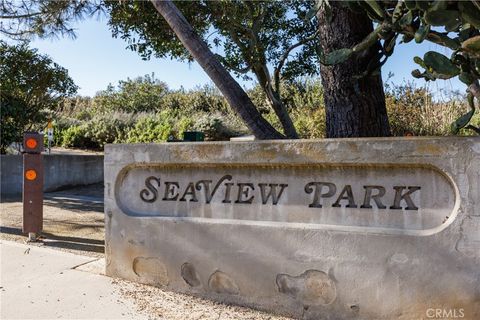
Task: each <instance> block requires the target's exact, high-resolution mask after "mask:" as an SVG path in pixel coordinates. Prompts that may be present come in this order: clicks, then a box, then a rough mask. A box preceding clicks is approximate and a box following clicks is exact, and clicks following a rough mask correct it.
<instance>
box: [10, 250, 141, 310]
mask: <svg viewBox="0 0 480 320" xmlns="http://www.w3.org/2000/svg"><path fill="white" fill-rule="evenodd" d="M0 250H1V255H0V256H1V262H0V263H1V279H0V287H1V289H0V290H1V291H0V300H1V305H0V306H1V311H0V318H1V319H55V318H63V319H82V318H83V319H146V318H147V317H146V316H145V315H142V314H139V313H138V312H137V311H136V306H135V304H134V302H133V301H132V300H131V299H126V298H125V297H123V296H122V295H121V293H120V292H119V291H118V290H115V288H114V284H113V281H114V280H113V279H111V278H109V277H106V276H103V275H100V274H96V273H98V272H101V271H102V270H101V269H102V264H101V263H100V264H98V263H97V264H95V262H96V261H97V260H98V259H96V258H91V257H85V256H79V255H75V254H71V253H68V252H62V251H59V250H53V249H47V248H42V247H35V246H28V245H23V244H19V243H14V242H9V241H1V242H0ZM89 262H93V263H91V264H90V263H89ZM79 265H82V266H81V267H79V268H78V269H73V268H75V267H77V266H79ZM88 266H94V267H93V268H92V267H90V268H89V267H88ZM79 269H83V270H89V271H90V272H87V271H80V270H79ZM99 269H100V270H99ZM92 272H93V273H92Z"/></svg>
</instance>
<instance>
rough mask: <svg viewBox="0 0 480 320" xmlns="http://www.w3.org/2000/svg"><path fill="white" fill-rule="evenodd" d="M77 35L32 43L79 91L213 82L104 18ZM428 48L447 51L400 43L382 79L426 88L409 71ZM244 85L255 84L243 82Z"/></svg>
mask: <svg viewBox="0 0 480 320" xmlns="http://www.w3.org/2000/svg"><path fill="white" fill-rule="evenodd" d="M75 28H76V29H77V32H76V33H77V38H76V39H69V38H60V39H47V40H34V41H32V43H31V46H32V47H35V48H38V50H39V52H40V53H42V54H47V55H49V56H50V57H52V59H53V60H54V61H55V62H57V63H59V64H60V65H61V66H63V67H65V68H67V69H68V70H69V73H70V76H71V77H72V78H73V79H74V81H75V83H76V84H77V85H78V86H80V89H79V92H78V93H79V94H81V95H87V96H93V95H95V93H96V92H97V91H100V90H103V89H105V88H106V87H107V85H108V84H110V83H112V84H117V82H118V81H119V80H125V79H127V78H135V77H138V76H143V75H145V74H151V73H152V72H153V73H155V76H156V78H158V79H160V80H162V81H164V82H166V83H167V84H168V86H169V87H170V88H172V89H178V88H180V87H181V86H183V87H184V88H186V89H191V88H194V87H195V86H198V85H204V84H207V83H211V81H210V79H209V78H208V76H207V75H206V74H205V73H204V72H203V70H202V69H201V68H200V66H199V65H198V64H197V63H191V64H189V63H186V62H183V63H182V62H177V61H172V60H170V59H156V58H152V59H151V60H149V61H143V60H142V59H141V58H140V56H139V55H137V54H136V53H135V52H132V51H130V50H127V49H125V47H126V42H124V41H123V40H122V39H114V38H112V36H111V33H110V30H109V29H108V26H107V24H106V19H105V18H103V19H100V20H93V19H91V20H87V21H82V22H80V23H78V24H76V25H75ZM429 50H440V52H441V53H444V54H448V55H449V52H448V50H447V49H445V48H443V47H440V46H438V45H435V44H432V43H429V42H427V41H425V42H424V43H422V44H421V45H418V44H416V43H414V42H413V41H412V42H411V43H408V44H402V45H397V46H396V48H395V52H394V54H393V56H392V57H390V59H389V61H387V63H386V64H385V65H384V67H383V68H382V74H383V77H384V80H385V79H386V77H387V74H388V73H389V72H392V73H393V74H394V77H393V78H391V79H390V81H391V82H394V83H396V84H401V83H403V82H405V81H415V82H416V83H417V85H418V86H424V85H426V84H425V81H423V80H417V79H414V78H413V77H412V76H411V74H410V72H411V71H412V70H413V69H416V68H417V65H416V64H415V63H414V62H413V57H414V56H416V55H418V56H423V54H424V53H425V52H427V51H429ZM239 82H240V83H241V84H242V85H243V86H246V87H250V86H251V83H249V82H244V81H242V80H239ZM427 86H429V88H430V89H431V90H432V91H433V92H435V95H436V96H437V98H440V99H441V98H442V96H443V92H450V91H452V90H460V91H461V92H464V91H465V86H464V85H463V84H462V83H461V82H460V81H459V80H457V79H453V80H437V81H435V82H430V83H428V84H427Z"/></svg>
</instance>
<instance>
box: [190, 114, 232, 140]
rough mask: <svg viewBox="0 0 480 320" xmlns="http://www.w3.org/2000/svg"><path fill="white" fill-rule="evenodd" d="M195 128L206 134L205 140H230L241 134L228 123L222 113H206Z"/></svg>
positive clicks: (196, 123)
mask: <svg viewBox="0 0 480 320" xmlns="http://www.w3.org/2000/svg"><path fill="white" fill-rule="evenodd" d="M194 129H195V130H198V131H202V132H203V133H204V134H205V140H229V139H230V138H231V137H236V136H238V135H239V132H238V131H237V130H234V129H233V128H232V127H230V126H229V125H228V124H227V121H226V120H225V117H224V116H223V115H221V114H215V115H211V114H204V115H203V116H201V117H200V118H198V120H197V121H196V122H195V125H194Z"/></svg>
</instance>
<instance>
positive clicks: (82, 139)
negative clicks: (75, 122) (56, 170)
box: [62, 126, 97, 149]
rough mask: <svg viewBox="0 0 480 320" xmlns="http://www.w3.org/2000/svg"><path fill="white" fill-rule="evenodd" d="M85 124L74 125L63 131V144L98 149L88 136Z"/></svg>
mask: <svg viewBox="0 0 480 320" xmlns="http://www.w3.org/2000/svg"><path fill="white" fill-rule="evenodd" d="M86 133H87V131H86V127H85V126H73V127H69V128H67V129H66V130H65V131H63V139H62V140H63V141H62V146H63V147H67V148H80V149H97V146H96V145H95V143H94V142H93V141H91V139H88V138H87V137H86Z"/></svg>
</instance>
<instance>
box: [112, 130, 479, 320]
mask: <svg viewBox="0 0 480 320" xmlns="http://www.w3.org/2000/svg"><path fill="white" fill-rule="evenodd" d="M105 153H106V155H105V187H106V190H105V212H106V254H107V274H109V275H111V276H117V277H122V278H126V279H129V280H133V281H138V282H142V283H148V284H153V285H157V286H165V287H167V288H169V289H172V290H175V291H181V292H186V293H190V294H194V295H199V296H203V297H207V298H211V299H216V300H220V301H226V302H230V303H236V304H242V305H247V306H251V307H256V308H260V309H265V310H270V311H273V312H278V313H283V314H287V315H292V316H295V317H298V318H302V317H303V318H307V319H308V318H309V319H318V318H326V319H329V318H331V319H338V318H343V319H345V318H365V319H367V318H392V317H394V318H400V319H401V318H404V319H411V318H429V317H430V316H432V315H433V316H437V315H438V314H439V312H441V313H442V315H449V316H450V317H453V315H454V313H455V315H456V316H457V317H459V316H460V315H463V316H462V317H463V318H467V319H469V318H472V319H473V318H478V317H480V267H479V265H480V139H479V138H428V139H427V138H413V139H404V138H401V139H394V138H392V139H344V140H323V141H275V142H238V143H175V144H157V145H153V144H152V145H108V146H107V147H106V151H105ZM444 312H445V314H444Z"/></svg>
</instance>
